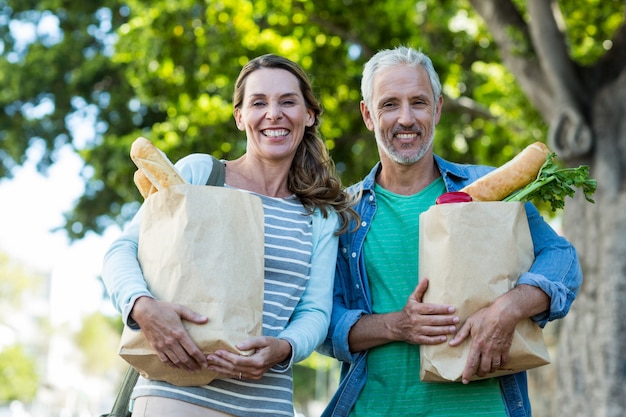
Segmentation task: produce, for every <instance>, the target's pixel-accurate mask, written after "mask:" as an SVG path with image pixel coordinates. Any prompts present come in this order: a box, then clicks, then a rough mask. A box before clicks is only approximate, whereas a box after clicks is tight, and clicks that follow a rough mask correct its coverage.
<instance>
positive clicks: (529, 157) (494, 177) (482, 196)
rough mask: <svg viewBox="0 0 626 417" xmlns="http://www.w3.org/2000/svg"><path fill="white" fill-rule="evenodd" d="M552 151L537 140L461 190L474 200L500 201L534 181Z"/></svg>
mask: <svg viewBox="0 0 626 417" xmlns="http://www.w3.org/2000/svg"><path fill="white" fill-rule="evenodd" d="M550 153H551V152H550V149H548V147H547V146H546V145H544V144H543V143H541V142H535V143H533V144H531V145H528V146H527V147H526V148H525V149H524V150H522V152H520V153H519V154H517V155H516V156H515V157H514V158H513V159H511V160H510V161H509V162H507V163H506V164H504V165H502V166H500V167H499V168H496V169H495V170H493V171H491V172H490V173H488V174H487V175H485V176H484V177H481V178H479V179H477V180H476V181H474V182H473V183H471V184H470V185H468V186H466V187H465V188H463V189H462V190H461V191H463V192H465V193H467V194H469V195H470V196H471V197H472V200H473V201H500V200H502V199H504V198H506V197H508V196H509V195H510V194H511V193H513V192H514V191H517V190H519V189H520V188H523V187H525V186H526V185H528V184H530V183H531V182H533V181H534V180H535V179H536V178H537V175H538V174H539V170H540V169H541V167H542V165H543V164H544V162H546V158H547V157H548V155H549V154H550Z"/></svg>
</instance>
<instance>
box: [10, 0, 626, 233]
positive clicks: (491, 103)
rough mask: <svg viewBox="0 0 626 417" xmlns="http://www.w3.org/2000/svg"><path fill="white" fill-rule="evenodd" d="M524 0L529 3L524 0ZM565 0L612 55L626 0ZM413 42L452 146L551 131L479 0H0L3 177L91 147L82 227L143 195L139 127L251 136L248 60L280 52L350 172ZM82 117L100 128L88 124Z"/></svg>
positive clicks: (593, 51)
mask: <svg viewBox="0 0 626 417" xmlns="http://www.w3.org/2000/svg"><path fill="white" fill-rule="evenodd" d="M514 4H515V5H516V6H517V7H518V9H519V10H520V13H521V14H522V15H524V13H525V9H524V6H525V2H523V1H522V0H515V2H514ZM559 5H560V6H561V9H562V10H563V16H564V23H565V26H566V33H567V36H568V39H569V41H570V45H571V53H572V55H573V56H574V57H575V58H576V59H578V60H579V62H580V63H581V65H585V64H587V63H589V62H593V61H595V60H597V59H598V57H600V56H601V55H602V54H603V51H605V50H606V48H607V47H608V44H607V42H606V39H608V38H609V37H610V35H611V34H612V33H613V32H614V31H615V30H616V28H617V27H618V25H619V24H620V23H621V22H622V21H623V16H624V5H623V2H619V1H616V0H611V1H602V2H600V1H599V0H584V1H583V2H581V1H574V0H561V1H560V2H559ZM12 20H13V21H21V22H27V23H31V24H33V25H35V24H40V23H41V22H43V21H54V22H57V23H58V27H59V28H60V30H61V31H62V35H60V36H54V35H50V33H48V32H46V31H43V30H41V31H40V36H39V37H36V38H35V39H33V40H31V42H30V43H29V44H28V45H27V46H21V44H20V43H18V42H16V40H15V39H14V38H13V36H12V33H11V32H10V31H9V25H8V22H9V21H12ZM46 33H48V34H46ZM512 35H514V36H516V37H519V42H517V44H518V47H519V51H518V53H519V54H520V55H523V56H528V57H532V54H533V53H534V52H533V50H532V48H531V47H530V46H529V43H528V41H527V40H526V39H524V38H523V36H522V35H523V34H521V33H514V34H513V33H512ZM400 44H404V45H410V46H414V47H416V48H421V49H422V50H423V51H424V52H426V53H428V54H429V55H430V56H431V57H432V58H433V61H434V64H435V66H436V68H437V69H438V71H439V72H440V76H441V79H442V82H443V84H444V92H445V94H446V100H445V103H444V114H443V117H442V120H441V122H440V124H439V126H438V128H437V134H436V144H435V150H436V151H437V152H438V153H439V154H441V155H442V156H444V157H447V158H450V159H452V160H455V161H459V162H467V163H486V164H491V165H501V164H502V163H504V162H505V161H507V160H509V159H511V157H512V156H513V155H514V154H516V153H517V152H519V151H521V150H522V149H523V148H524V147H525V146H526V145H528V144H529V143H532V142H534V141H537V140H544V139H545V133H546V125H545V123H544V121H543V120H542V118H541V116H540V115H539V114H537V112H536V111H534V110H532V106H530V105H529V103H528V102H527V100H526V98H525V97H524V95H523V94H522V93H521V91H520V89H519V88H518V86H517V85H516V83H515V80H514V79H513V77H512V76H511V74H510V73H509V72H508V71H507V70H506V69H505V68H504V67H503V65H502V63H501V59H500V55H499V52H498V48H497V45H495V44H494V42H493V39H492V38H491V36H490V34H489V33H488V31H487V29H486V26H485V25H484V23H483V21H482V20H481V19H480V18H478V17H477V16H476V14H475V12H474V11H473V10H472V8H471V6H470V4H469V1H468V0H461V1H452V0H397V1H393V2H390V1H387V2H385V1H382V2H381V1H378V2H377V1H367V0H261V1H250V0H204V1H192V0H181V1H177V2H171V1H165V0H154V1H145V0H126V1H124V0H94V1H87V2H78V3H77V2H71V1H69V0H40V1H34V0H0V82H2V85H3V88H2V89H1V91H0V107H1V108H2V109H3V110H4V111H3V112H0V178H2V177H9V176H10V173H11V169H13V168H14V167H15V166H17V165H20V164H22V163H23V162H24V161H25V159H26V157H27V155H28V153H27V149H28V147H29V146H30V145H31V144H33V143H35V142H41V143H43V144H45V147H44V148H45V151H44V153H43V155H41V156H40V157H39V156H37V157H39V158H40V159H39V160H38V162H39V166H40V168H41V169H42V170H45V168H46V167H47V166H48V165H49V164H50V163H52V162H53V161H54V160H55V157H56V154H55V151H56V150H58V149H59V148H60V147H61V146H64V145H68V144H69V145H70V146H73V147H74V148H75V149H76V150H77V152H79V153H80V155H81V156H82V157H83V159H84V160H85V163H86V165H85V169H84V170H83V173H82V175H83V177H84V179H85V183H86V191H85V193H84V195H83V196H82V197H81V198H80V199H79V201H78V202H77V204H76V206H75V208H74V210H73V211H71V212H68V213H66V221H67V225H66V230H67V231H68V234H69V236H70V238H72V239H77V238H81V237H83V236H84V235H85V234H86V233H88V232H90V231H94V232H96V233H100V232H102V231H103V230H104V229H105V228H106V227H108V226H109V225H111V224H112V223H117V224H123V223H124V222H125V221H127V220H128V219H129V218H130V216H132V214H133V213H134V212H135V210H136V208H137V206H138V202H139V201H140V196H139V193H138V192H137V190H136V189H135V187H134V184H133V181H132V174H133V171H134V170H135V167H134V165H133V164H132V162H131V161H130V158H129V156H128V152H129V148H130V144H131V142H132V141H133V140H134V139H135V138H136V137H137V136H138V135H143V136H146V137H149V138H150V139H151V140H153V141H154V142H155V143H156V145H157V146H159V147H160V148H161V149H163V150H164V151H165V152H166V153H167V154H168V156H169V157H170V158H171V159H172V160H174V161H176V160H178V159H179V158H181V157H182V156H184V155H186V154H188V153H191V152H206V153H211V154H213V155H215V156H217V157H222V158H236V157H238V156H239V155H241V154H242V153H243V152H244V150H245V137H244V135H243V134H242V133H241V132H239V131H238V130H237V129H236V128H235V125H234V122H233V118H232V106H231V96H232V91H233V83H234V81H235V79H236V77H237V74H238V72H239V70H240V68H241V66H242V65H243V64H245V62H247V61H248V60H249V59H251V58H252V57H255V56H258V55H260V54H264V53H268V52H272V53H277V54H281V55H284V56H287V57H288V58H291V59H293V60H294V61H296V62H298V63H299V64H301V65H302V67H303V68H305V70H306V71H307V72H308V73H309V74H310V76H311V78H312V80H313V83H314V88H315V91H316V93H317V95H318V97H319V98H320V100H321V102H322V105H323V107H324V110H325V113H324V116H323V123H322V128H321V129H322V133H323V135H324V138H325V140H326V143H327V145H328V147H329V149H330V150H331V154H332V156H333V158H334V160H335V162H336V166H337V170H338V172H339V173H340V175H341V177H342V180H343V182H344V184H346V185H348V184H351V183H353V182H355V181H357V180H359V179H360V178H362V177H363V175H364V174H365V173H367V172H368V171H369V169H370V168H371V167H372V166H373V164H374V163H375V161H376V160H377V150H376V146H375V142H374V139H373V135H372V134H371V132H369V131H367V129H366V128H365V126H364V125H363V122H362V119H361V115H360V113H359V110H358V107H359V101H360V85H359V83H360V74H361V69H362V66H363V64H364V62H365V61H366V60H367V59H368V58H369V57H370V56H371V55H372V54H373V53H375V52H376V51H377V50H379V49H382V48H390V47H394V46H397V45H400ZM42 69H44V70H42ZM467 102H469V103H472V106H468V105H466V104H465V103H467ZM80 117H87V118H88V120H90V121H92V122H93V124H94V126H95V131H94V132H93V133H92V132H90V131H89V130H85V129H84V128H82V127H81V126H80V125H76V124H75V121H76V120H78V119H79V118H80ZM31 157H34V156H31Z"/></svg>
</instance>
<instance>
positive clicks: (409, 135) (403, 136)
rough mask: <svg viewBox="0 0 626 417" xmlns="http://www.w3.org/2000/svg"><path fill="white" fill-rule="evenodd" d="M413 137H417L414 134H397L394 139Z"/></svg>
mask: <svg viewBox="0 0 626 417" xmlns="http://www.w3.org/2000/svg"><path fill="white" fill-rule="evenodd" d="M415 136H417V134H416V133H398V134H397V135H396V137H397V138H398V139H412V138H414V137H415Z"/></svg>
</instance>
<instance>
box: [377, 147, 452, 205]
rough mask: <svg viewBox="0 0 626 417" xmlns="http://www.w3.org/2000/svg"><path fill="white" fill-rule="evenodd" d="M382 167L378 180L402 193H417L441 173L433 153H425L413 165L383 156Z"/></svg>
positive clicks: (385, 187)
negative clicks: (399, 162) (403, 163)
mask: <svg viewBox="0 0 626 417" xmlns="http://www.w3.org/2000/svg"><path fill="white" fill-rule="evenodd" d="M381 163H382V169H381V171H380V172H379V173H378V176H377V177H376V182H377V183H378V184H379V185H380V186H381V187H383V188H384V189H386V190H389V191H391V192H393V193H396V194H400V195H413V194H417V193H419V192H420V191H422V190H423V189H424V188H426V187H427V186H428V185H430V184H431V183H432V182H433V181H434V180H435V179H437V178H438V177H439V176H440V175H441V174H440V173H439V170H438V169H437V164H436V163H435V158H433V156H432V154H429V155H425V156H424V157H423V158H422V159H421V160H420V161H418V162H416V163H414V164H412V165H401V164H398V163H396V162H393V161H392V160H391V159H389V158H385V157H382V158H381Z"/></svg>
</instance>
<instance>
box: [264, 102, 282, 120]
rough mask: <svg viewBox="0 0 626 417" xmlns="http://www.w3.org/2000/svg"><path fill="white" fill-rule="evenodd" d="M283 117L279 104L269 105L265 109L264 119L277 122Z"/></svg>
mask: <svg viewBox="0 0 626 417" xmlns="http://www.w3.org/2000/svg"><path fill="white" fill-rule="evenodd" d="M282 116H283V110H282V108H281V107H280V104H279V103H270V104H269V105H268V107H267V114H266V117H267V118H268V119H270V120H277V119H280V118H281V117H282Z"/></svg>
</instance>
